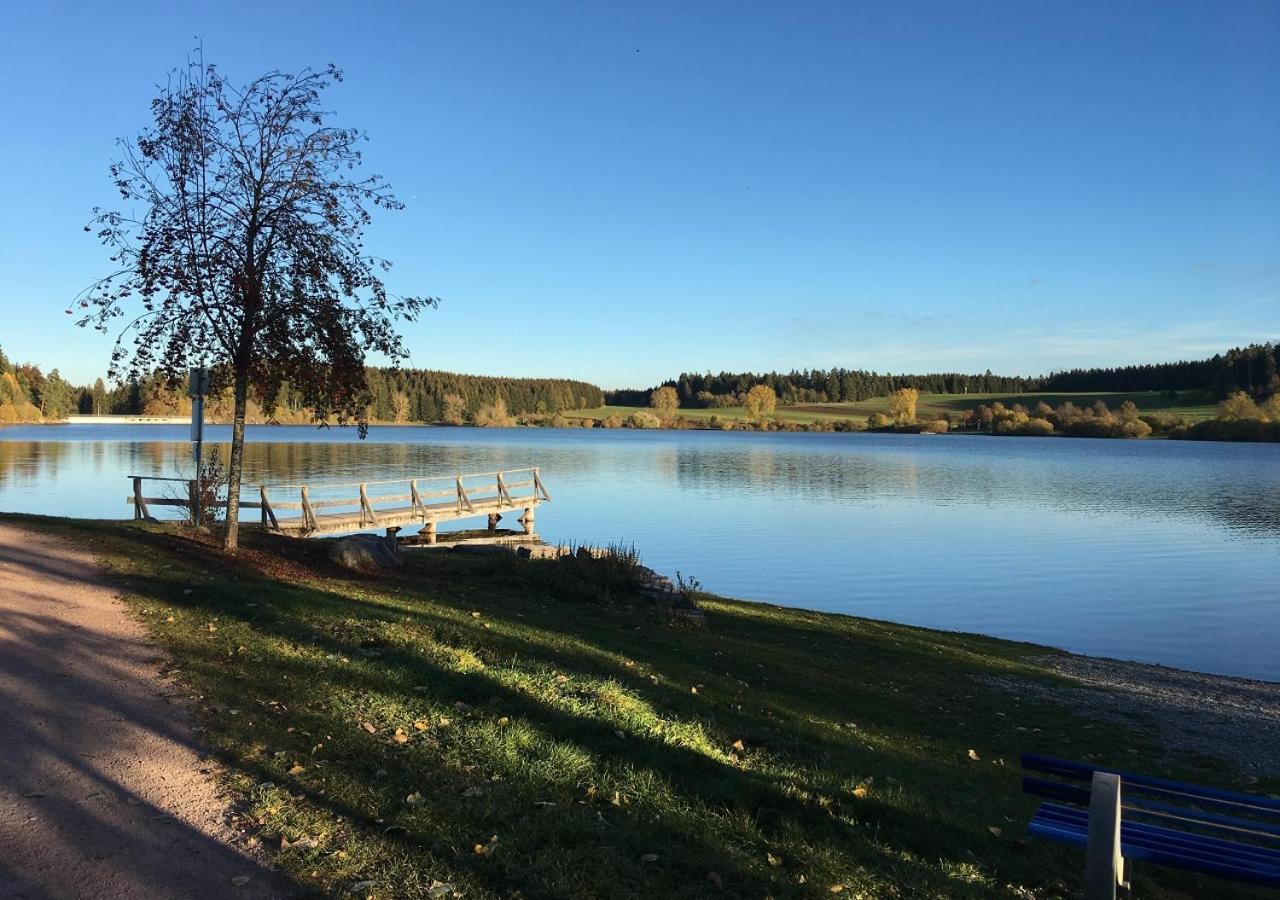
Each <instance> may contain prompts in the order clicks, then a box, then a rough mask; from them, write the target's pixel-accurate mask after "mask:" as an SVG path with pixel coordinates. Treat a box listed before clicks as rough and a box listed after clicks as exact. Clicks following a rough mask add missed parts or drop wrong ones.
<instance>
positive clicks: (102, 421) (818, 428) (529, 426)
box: [0, 416, 1276, 444]
mask: <svg viewBox="0 0 1280 900" xmlns="http://www.w3.org/2000/svg"><path fill="white" fill-rule="evenodd" d="M190 421H191V420H190V419H189V418H184V417H181V416H119V417H114V416H112V417H109V416H93V417H85V418H84V419H81V418H76V417H73V418H70V419H61V420H58V421H50V422H5V423H0V433H3V431H4V429H6V428H22V427H31V426H36V427H53V428H56V427H59V426H68V425H88V426H95V427H96V426H112V425H135V426H139V427H144V428H145V427H151V426H169V427H174V426H182V425H189V424H190ZM571 421H574V422H589V421H591V420H589V419H580V418H572V419H571ZM728 421H729V422H730V423H732V427H728V428H725V427H712V426H710V425H707V424H704V423H702V422H694V421H690V420H685V423H684V424H679V425H661V426H656V427H652V428H650V427H643V428H638V427H633V426H629V425H621V426H618V427H616V428H615V427H611V426H606V425H600V424H581V425H553V424H550V423H546V422H540V423H522V424H515V425H502V426H494V425H475V424H472V423H465V424H462V425H450V424H447V423H444V422H370V423H369V427H370V428H448V429H454V428H473V429H477V430H483V431H517V430H520V431H536V430H555V431H641V432H681V431H699V432H702V431H705V432H719V433H741V434H881V435H899V436H910V437H917V436H929V437H952V436H962V437H984V438H1071V439H1075V440H1098V441H1188V442H1194V443H1211V444H1271V443H1276V441H1275V440H1271V439H1269V438H1266V437H1237V438H1225V437H1201V436H1191V435H1171V434H1164V433H1161V434H1152V435H1147V436H1144V437H1127V436H1105V435H1074V434H1063V433H1057V432H1055V433H1052V434H1036V435H1032V434H995V433H993V432H990V431H982V430H972V429H951V430H948V431H944V432H933V431H927V430H924V428H923V426H919V425H908V426H900V427H892V428H865V427H835V424H836V422H835V421H829V422H822V421H818V420H815V421H814V422H813V423H812V424H806V423H803V422H784V423H781V424H774V423H768V424H767V427H758V426H757V425H755V424H753V423H743V422H740V421H739V420H728ZM838 421H839V422H841V423H842V422H844V421H845V420H838ZM204 424H205V425H207V426H217V427H224V428H229V427H230V426H231V423H230V422H220V421H206V422H205V423H204ZM245 425H246V427H252V428H313V429H317V430H318V429H321V428H340V427H341V428H351V427H354V426H351V425H346V426H339V425H335V424H328V425H318V424H315V423H312V422H246V423H245Z"/></svg>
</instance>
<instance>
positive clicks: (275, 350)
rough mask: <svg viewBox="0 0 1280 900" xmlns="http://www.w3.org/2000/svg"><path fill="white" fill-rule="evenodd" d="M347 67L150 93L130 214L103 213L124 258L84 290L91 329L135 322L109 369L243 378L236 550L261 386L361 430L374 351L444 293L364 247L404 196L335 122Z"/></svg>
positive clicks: (131, 174) (267, 396)
mask: <svg viewBox="0 0 1280 900" xmlns="http://www.w3.org/2000/svg"><path fill="white" fill-rule="evenodd" d="M341 80H342V73H341V72H340V71H339V70H338V69H337V68H334V67H333V66H330V67H328V68H325V69H323V70H321V71H312V70H309V69H306V70H303V71H301V72H298V73H296V74H292V73H285V72H268V73H267V74H265V75H263V76H261V77H259V78H256V79H254V80H253V81H251V82H249V83H248V84H247V85H245V86H244V87H235V86H233V85H232V84H231V83H229V82H228V81H227V80H226V79H225V78H224V77H223V76H222V75H221V74H220V73H219V72H218V71H217V70H216V69H215V68H214V67H213V66H212V65H207V64H205V63H204V62H203V60H200V61H198V62H193V63H190V64H188V65H187V66H186V67H185V68H183V69H180V70H178V71H176V72H174V73H173V74H172V76H171V77H170V80H169V83H168V84H167V86H165V87H164V88H163V89H162V90H161V92H160V95H159V96H158V97H156V99H155V100H153V101H152V103H151V112H152V118H153V122H152V124H151V125H150V127H148V128H147V129H145V130H144V131H143V132H142V133H141V134H139V135H138V136H137V138H136V139H135V140H133V141H122V142H121V144H120V147H121V152H122V158H121V159H120V160H119V161H117V162H115V163H113V164H112V166H111V178H112V181H113V182H114V184H115V186H116V188H117V189H118V190H119V192H120V196H121V199H122V200H123V208H124V211H111V210H100V209H99V210H95V211H94V214H95V217H94V220H93V226H96V229H97V234H98V237H99V239H100V240H101V241H102V242H103V244H104V245H106V246H107V247H108V248H109V249H110V250H111V253H112V256H111V260H112V263H113V264H114V265H115V267H116V270H115V271H114V272H112V273H111V274H110V275H108V276H107V277H105V278H103V279H102V280H101V281H99V282H97V283H96V284H94V285H93V286H92V287H90V288H89V289H88V290H86V291H85V292H84V293H83V294H82V295H81V296H80V297H79V298H77V303H78V305H79V306H80V307H81V308H82V309H83V310H84V311H85V312H84V314H83V317H82V318H81V319H80V320H79V324H81V325H92V326H94V327H96V328H98V329H100V330H102V331H104V332H105V331H109V330H111V329H112V328H113V327H114V326H116V325H117V324H119V323H123V328H122V329H121V330H120V331H119V335H118V337H117V341H116V347H115V350H114V352H113V355H112V374H113V375H115V376H116V377H121V376H122V375H123V376H132V377H135V378H136V377H138V376H141V375H150V374H152V373H154V372H160V373H162V374H164V375H166V376H168V377H170V378H172V379H174V380H177V379H178V378H179V377H181V376H182V375H183V374H185V370H186V368H187V367H188V366H190V365H206V366H211V367H213V368H214V371H215V384H214V387H215V390H217V389H219V388H220V387H222V386H224V385H225V386H230V388H231V393H232V403H233V417H232V440H231V456H230V461H229V465H228V480H229V492H228V506H227V517H226V535H225V539H224V546H225V548H226V549H227V550H231V551H233V550H235V549H236V546H237V533H238V521H239V515H238V514H239V497H240V481H241V471H242V462H243V447H244V424H245V416H246V410H247V408H248V404H249V400H250V388H251V386H252V387H253V388H254V389H255V391H256V393H257V395H258V397H259V398H260V400H261V402H262V404H263V406H264V407H265V408H267V409H268V410H270V409H272V408H273V407H274V406H275V404H276V401H277V400H278V398H279V396H280V393H281V391H282V390H283V389H284V388H285V387H286V385H287V387H288V390H289V391H290V392H291V393H292V394H293V395H294V396H295V397H296V398H297V399H298V401H299V403H300V405H302V406H305V407H306V408H308V409H309V410H310V411H311V413H312V415H313V416H314V418H315V420H316V421H317V422H327V421H336V422H337V423H338V424H347V423H352V422H354V423H356V424H357V425H359V426H360V428H361V433H362V434H363V433H364V430H365V426H366V424H367V423H366V419H365V416H366V415H367V412H366V411H367V409H368V406H369V396H368V385H367V381H366V370H365V364H364V361H365V354H366V353H367V352H370V351H372V352H376V353H378V354H380V355H382V356H385V357H386V358H388V359H390V360H392V361H399V360H402V359H405V358H406V357H407V352H406V350H405V348H404V345H403V343H402V342H401V339H400V337H399V335H398V334H397V332H396V329H395V323H396V321H397V320H401V319H407V320H412V319H414V318H416V316H417V315H418V314H419V313H420V312H421V311H422V310H424V309H426V308H427V307H429V306H433V305H434V304H435V303H436V302H437V301H436V300H435V299H434V298H431V297H416V296H410V297H402V296H396V295H393V294H392V293H391V292H389V291H388V290H387V287H386V285H385V284H384V283H383V276H384V275H385V273H386V272H387V270H388V269H389V268H390V263H388V262H387V261H385V260H382V259H379V258H377V257H375V256H373V255H371V254H370V253H369V251H368V249H367V248H366V247H365V246H364V229H365V227H366V226H367V225H368V224H369V223H370V221H371V215H370V210H371V209H373V208H381V209H386V210H394V209H400V208H401V204H400V203H399V202H398V201H397V200H396V199H395V197H394V196H393V194H392V193H391V191H390V188H389V187H388V186H387V184H386V182H385V181H384V180H383V179H382V178H380V177H379V176H377V175H370V176H365V177H359V176H358V175H357V174H356V172H357V170H358V168H359V166H360V165H361V163H362V151H361V149H360V146H361V144H362V143H363V142H364V140H365V136H364V134H363V133H362V132H360V131H358V130H356V129H351V128H341V127H335V126H333V125H329V124H327V122H326V120H327V119H328V118H329V117H330V113H329V111H328V110H327V109H326V108H325V107H324V106H323V105H322V103H321V96H322V94H323V93H324V91H325V90H326V89H328V88H329V87H331V86H332V85H333V84H335V83H337V82H339V81H341ZM88 230H92V229H88Z"/></svg>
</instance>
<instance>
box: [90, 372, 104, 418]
mask: <svg viewBox="0 0 1280 900" xmlns="http://www.w3.org/2000/svg"><path fill="white" fill-rule="evenodd" d="M92 396H93V414H94V415H95V416H100V415H102V414H103V413H104V412H106V411H107V400H108V398H107V386H106V384H104V383H103V381H102V379H101V378H99V379H97V380H96V381H94V383H93V391H92Z"/></svg>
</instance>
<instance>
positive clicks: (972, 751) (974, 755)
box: [969, 750, 978, 762]
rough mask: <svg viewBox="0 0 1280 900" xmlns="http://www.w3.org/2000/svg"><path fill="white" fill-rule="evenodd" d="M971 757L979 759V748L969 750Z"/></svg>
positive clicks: (975, 759)
mask: <svg viewBox="0 0 1280 900" xmlns="http://www.w3.org/2000/svg"><path fill="white" fill-rule="evenodd" d="M969 758H970V759H972V760H974V761H975V762H976V761H977V759H978V751H977V750H970V751H969Z"/></svg>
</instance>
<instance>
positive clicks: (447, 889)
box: [427, 881, 454, 900]
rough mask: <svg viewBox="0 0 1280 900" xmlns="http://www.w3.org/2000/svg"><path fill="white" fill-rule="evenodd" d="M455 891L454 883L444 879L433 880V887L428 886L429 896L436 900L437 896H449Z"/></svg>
mask: <svg viewBox="0 0 1280 900" xmlns="http://www.w3.org/2000/svg"><path fill="white" fill-rule="evenodd" d="M453 891H454V887H453V885H451V884H447V883H445V882H443V881H433V882H431V887H429V888H427V896H428V897H430V898H432V900H435V898H436V897H448V896H449V895H450V894H452V893H453Z"/></svg>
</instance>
